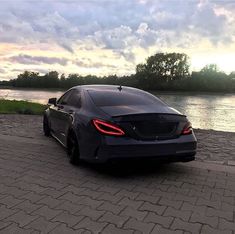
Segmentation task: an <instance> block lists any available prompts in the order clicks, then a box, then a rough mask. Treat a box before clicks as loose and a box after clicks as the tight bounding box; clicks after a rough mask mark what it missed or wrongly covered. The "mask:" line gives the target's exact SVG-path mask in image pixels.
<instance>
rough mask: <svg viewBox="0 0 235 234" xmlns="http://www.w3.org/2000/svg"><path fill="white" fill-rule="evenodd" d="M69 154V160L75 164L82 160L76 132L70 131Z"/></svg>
mask: <svg viewBox="0 0 235 234" xmlns="http://www.w3.org/2000/svg"><path fill="white" fill-rule="evenodd" d="M67 154H68V157H69V162H70V163H71V164H74V165H78V164H79V161H80V152H79V146H78V142H77V138H76V136H75V133H70V134H69V137H68V146H67Z"/></svg>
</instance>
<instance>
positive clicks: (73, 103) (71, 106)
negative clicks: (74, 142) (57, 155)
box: [60, 89, 81, 145]
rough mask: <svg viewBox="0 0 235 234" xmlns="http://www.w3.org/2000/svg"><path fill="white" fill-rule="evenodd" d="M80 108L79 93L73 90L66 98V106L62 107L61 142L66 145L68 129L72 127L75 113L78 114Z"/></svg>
mask: <svg viewBox="0 0 235 234" xmlns="http://www.w3.org/2000/svg"><path fill="white" fill-rule="evenodd" d="M80 106H81V95H80V91H79V90H77V89H74V90H73V92H72V93H71V95H70V96H69V98H68V101H67V104H66V106H64V109H63V111H64V116H63V123H64V124H61V125H60V126H61V129H60V131H61V138H62V139H61V141H62V142H63V144H65V145H66V140H67V133H68V130H69V128H70V127H71V126H72V124H73V121H74V116H75V113H78V111H79V109H80Z"/></svg>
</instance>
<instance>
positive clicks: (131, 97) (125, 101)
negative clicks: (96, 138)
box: [88, 90, 163, 106]
mask: <svg viewBox="0 0 235 234" xmlns="http://www.w3.org/2000/svg"><path fill="white" fill-rule="evenodd" d="M88 93H89V94H90V96H91V98H92V100H93V101H94V103H95V105H96V106H126V105H151V104H159V105H162V104H163V103H162V102H161V101H160V100H159V99H157V98H155V97H154V96H152V95H150V94H147V93H144V92H136V93H134V92H128V91H126V92H124V91H121V92H113V91H108V90H104V91H92V90H89V91H88Z"/></svg>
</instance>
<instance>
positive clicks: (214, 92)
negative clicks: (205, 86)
mask: <svg viewBox="0 0 235 234" xmlns="http://www.w3.org/2000/svg"><path fill="white" fill-rule="evenodd" d="M1 89H12V90H27V91H34V90H35V91H50V92H65V91H66V90H68V89H62V88H28V87H14V86H0V90H1ZM146 91H147V92H150V93H156V92H159V94H175V93H177V94H182V95H185V94H188V95H198V94H202V95H208V94H209V95H217V94H219V95H232V94H235V92H222V91H221V92H219V91H187V90H180V91H179V90H146Z"/></svg>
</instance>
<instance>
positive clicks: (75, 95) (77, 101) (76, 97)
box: [67, 90, 81, 107]
mask: <svg viewBox="0 0 235 234" xmlns="http://www.w3.org/2000/svg"><path fill="white" fill-rule="evenodd" d="M67 104H68V105H69V106H74V107H81V95H80V92H79V91H77V90H74V91H73V92H72V94H71V95H70V96H69V98H68V101H67Z"/></svg>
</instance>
